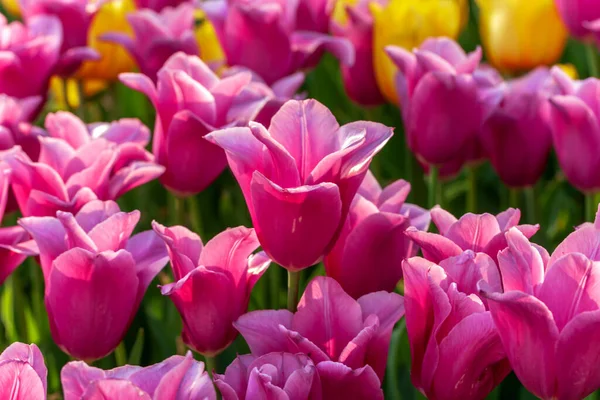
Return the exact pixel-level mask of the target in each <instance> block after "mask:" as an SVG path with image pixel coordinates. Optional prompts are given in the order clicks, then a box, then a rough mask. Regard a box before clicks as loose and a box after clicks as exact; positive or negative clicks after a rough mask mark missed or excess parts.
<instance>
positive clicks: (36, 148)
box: [0, 94, 43, 160]
mask: <svg viewBox="0 0 600 400" xmlns="http://www.w3.org/2000/svg"><path fill="white" fill-rule="evenodd" d="M42 103H43V101H42V97H41V96H35V97H27V98H24V99H16V98H14V97H10V96H7V95H5V94H0V150H8V149H10V148H12V147H13V146H21V148H22V149H23V150H24V151H25V152H26V153H27V154H28V155H29V157H30V158H32V159H34V160H36V159H37V158H38V156H39V153H40V143H39V141H38V136H39V135H40V134H42V131H41V130H40V129H38V128H35V127H33V126H32V125H31V121H33V120H34V119H35V117H36V115H37V113H38V110H39V109H40V107H41V106H42V105H43V104H42Z"/></svg>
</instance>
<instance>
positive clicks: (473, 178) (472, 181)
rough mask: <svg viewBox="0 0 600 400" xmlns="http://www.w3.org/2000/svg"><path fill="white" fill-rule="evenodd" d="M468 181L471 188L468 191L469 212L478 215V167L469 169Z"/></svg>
mask: <svg viewBox="0 0 600 400" xmlns="http://www.w3.org/2000/svg"><path fill="white" fill-rule="evenodd" d="M467 179H468V181H469V188H468V190H467V212H472V213H475V214H476V213H477V167H476V166H474V165H473V166H470V167H467Z"/></svg>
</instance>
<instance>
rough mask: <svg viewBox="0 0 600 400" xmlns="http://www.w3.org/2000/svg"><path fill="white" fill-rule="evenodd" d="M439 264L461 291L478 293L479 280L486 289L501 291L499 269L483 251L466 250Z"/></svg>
mask: <svg viewBox="0 0 600 400" xmlns="http://www.w3.org/2000/svg"><path fill="white" fill-rule="evenodd" d="M440 266H441V267H442V268H443V269H444V271H446V274H447V275H448V276H449V277H450V278H451V279H452V281H454V282H456V284H457V286H458V290H459V291H461V292H463V293H466V294H478V293H479V289H478V285H479V284H480V281H481V280H483V281H484V282H485V283H486V285H487V287H488V290H491V291H493V292H501V291H502V278H501V276H500V271H499V270H498V267H497V266H496V263H495V262H494V260H492V258H491V257H490V256H488V255H487V254H485V253H474V252H473V251H471V250H467V251H465V252H464V253H462V254H461V255H459V256H456V257H450V258H447V259H445V260H443V261H441V262H440Z"/></svg>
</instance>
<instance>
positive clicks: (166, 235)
mask: <svg viewBox="0 0 600 400" xmlns="http://www.w3.org/2000/svg"><path fill="white" fill-rule="evenodd" d="M152 229H153V230H154V232H156V234H157V235H158V237H160V238H161V239H162V240H163V241H164V242H165V244H166V245H167V248H168V252H169V258H170V259H171V268H172V269H173V275H174V277H175V279H176V280H180V279H182V278H183V277H184V276H186V275H187V274H188V273H190V272H192V270H194V269H195V268H196V267H197V266H198V265H199V263H200V253H201V252H202V249H203V245H202V240H201V239H200V237H199V236H198V235H196V234H195V233H194V232H192V231H190V230H189V229H187V228H186V227H183V226H172V227H170V228H167V227H165V226H163V225H161V224H159V223H158V222H156V221H152Z"/></svg>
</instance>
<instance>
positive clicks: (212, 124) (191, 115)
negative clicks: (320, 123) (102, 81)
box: [120, 53, 267, 195]
mask: <svg viewBox="0 0 600 400" xmlns="http://www.w3.org/2000/svg"><path fill="white" fill-rule="evenodd" d="M120 79H121V81H122V82H123V83H125V84H126V85H127V86H129V87H131V88H133V89H135V90H137V91H140V92H142V93H144V94H145V95H146V96H148V98H149V99H150V100H151V101H152V103H153V104H154V108H155V109H156V123H155V125H154V139H153V144H152V146H153V147H152V151H153V153H154V155H155V156H156V159H157V162H158V163H159V164H161V165H163V166H164V167H165V168H166V171H165V174H164V175H163V176H162V177H161V182H162V183H163V185H165V186H166V187H167V188H168V189H169V190H171V191H173V192H175V193H177V194H178V195H192V194H196V193H199V192H201V191H202V190H204V189H205V188H206V187H208V185H210V183H211V182H212V181H214V180H215V179H216V178H217V176H219V174H220V173H221V172H222V171H223V170H224V169H225V167H226V166H227V159H226V158H225V153H224V152H223V150H222V149H220V148H219V147H218V146H216V145H214V144H212V143H209V142H208V141H206V140H204V138H203V137H204V136H205V135H206V134H207V133H209V132H211V131H213V130H215V129H219V128H223V127H230V126H237V125H245V124H247V123H248V121H249V120H251V119H253V118H254V117H255V116H256V114H257V113H258V112H259V111H260V109H261V108H262V107H263V105H264V103H265V102H266V101H267V99H266V98H265V99H262V100H260V101H257V99H256V98H255V97H254V96H251V97H252V98H251V99H248V98H247V97H246V96H243V95H242V91H243V90H244V88H245V87H247V86H248V84H250V82H251V80H252V76H251V74H250V73H246V72H241V73H236V74H233V75H231V76H228V77H226V78H223V79H219V77H217V75H215V73H214V72H213V71H211V70H210V68H209V67H208V66H207V65H206V64H204V63H203V62H202V61H201V60H200V59H199V58H198V57H194V56H186V55H185V54H183V53H177V54H175V55H174V56H173V57H171V58H170V59H169V61H167V63H166V64H165V66H164V67H163V68H162V69H161V71H160V72H159V73H158V84H157V85H156V86H154V84H153V83H152V81H151V80H150V79H149V78H148V77H146V76H144V75H141V74H121V76H120Z"/></svg>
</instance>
